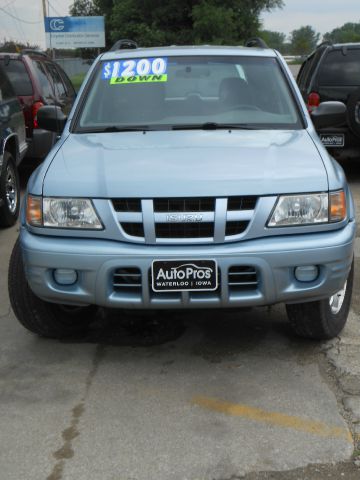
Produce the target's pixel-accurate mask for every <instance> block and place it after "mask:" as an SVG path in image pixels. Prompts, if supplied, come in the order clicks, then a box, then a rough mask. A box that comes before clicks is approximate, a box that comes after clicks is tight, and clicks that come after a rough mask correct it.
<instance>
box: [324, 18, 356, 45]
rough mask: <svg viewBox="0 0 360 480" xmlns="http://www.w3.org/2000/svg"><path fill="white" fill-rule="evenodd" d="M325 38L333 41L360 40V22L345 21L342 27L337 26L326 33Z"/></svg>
mask: <svg viewBox="0 0 360 480" xmlns="http://www.w3.org/2000/svg"><path fill="white" fill-rule="evenodd" d="M324 40H326V41H328V42H332V43H348V42H360V22H359V23H350V22H349V23H345V24H344V25H343V26H342V27H339V28H335V29H334V30H332V31H331V32H328V33H325V35H324Z"/></svg>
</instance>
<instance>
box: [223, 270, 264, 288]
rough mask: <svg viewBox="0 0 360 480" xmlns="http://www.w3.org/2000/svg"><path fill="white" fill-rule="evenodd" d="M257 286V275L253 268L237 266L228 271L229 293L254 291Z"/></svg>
mask: <svg viewBox="0 0 360 480" xmlns="http://www.w3.org/2000/svg"><path fill="white" fill-rule="evenodd" d="M258 284H259V282H258V275H257V271H256V269H255V268H254V267H250V266H240V265H239V266H234V267H231V268H230V269H229V274H228V285H229V290H230V291H242V290H255V289H257V288H258Z"/></svg>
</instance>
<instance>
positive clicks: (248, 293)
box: [20, 222, 355, 309]
mask: <svg viewBox="0 0 360 480" xmlns="http://www.w3.org/2000/svg"><path fill="white" fill-rule="evenodd" d="M354 238H355V222H349V223H348V224H347V225H346V226H345V227H344V228H342V229H341V230H336V231H329V232H323V233H314V234H304V235H283V236H278V237H267V238H261V239H258V240H249V241H243V242H237V243H232V244H223V245H211V246H209V245H202V246H193V245H188V246H186V247H185V246H171V247H170V246H165V247H164V246H147V245H135V244H126V243H119V242H114V241H109V240H100V239H88V238H86V239H85V238H83V239H79V238H76V239H75V238H64V237H61V238H60V237H48V236H42V235H34V234H33V233H30V232H29V231H28V230H27V229H26V228H25V227H22V228H21V232H20V241H21V246H22V252H23V258H24V265H25V272H26V276H27V279H28V282H29V285H30V287H31V289H32V290H33V292H34V293H35V294H36V295H37V296H39V297H40V298H42V299H44V300H47V301H50V302H56V303H63V304H75V305H85V304H96V305H99V306H103V307H111V308H139V309H141V308H144V309H148V308H208V307H213V308H228V307H249V306H263V305H271V304H275V303H279V302H285V303H301V302H306V301H312V300H318V299H322V298H327V297H329V296H331V295H332V294H334V293H335V292H337V291H338V290H340V289H341V288H342V286H343V284H344V281H345V279H346V278H347V275H348V272H349V270H350V267H351V263H352V259H353V244H354ZM206 258H208V259H216V260H217V262H218V267H219V273H220V278H221V281H220V286H219V288H218V290H216V291H215V292H172V293H168V292H167V293H165V292H161V293H156V292H153V291H152V289H151V283H150V273H149V272H150V269H151V263H152V261H153V260H156V259H158V260H165V259H166V260H171V259H176V260H182V259H183V260H196V259H206ZM304 265H317V266H318V267H319V275H318V278H317V279H316V280H314V281H312V282H299V281H298V280H297V279H296V278H295V275H294V269H295V267H297V266H304ZM234 266H235V267H237V266H240V267H241V266H250V267H253V269H254V270H255V271H256V275H257V285H256V286H255V287H254V288H250V289H249V288H245V289H244V288H238V287H236V288H234V287H233V286H231V285H229V279H228V272H229V269H230V268H231V267H234ZM57 268H68V269H75V270H76V271H77V274H78V279H77V282H76V283H75V284H73V285H70V286H61V285H59V284H57V283H56V281H55V279H54V274H53V272H54V269H57ZM118 268H136V269H138V271H139V273H140V274H141V276H140V275H139V278H141V281H140V284H139V286H138V287H137V288H124V289H123V290H121V289H120V290H117V289H116V288H114V285H113V283H114V280H113V278H114V277H113V275H114V272H115V270H116V269H118ZM230 283H231V282H230Z"/></svg>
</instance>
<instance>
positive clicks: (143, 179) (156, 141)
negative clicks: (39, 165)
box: [43, 130, 328, 198]
mask: <svg viewBox="0 0 360 480" xmlns="http://www.w3.org/2000/svg"><path fill="white" fill-rule="evenodd" d="M326 190H328V182H327V174H326V170H325V167H324V164H323V162H322V159H321V157H320V154H319V153H318V151H317V149H316V147H315V145H314V143H313V141H312V139H311V138H310V136H309V134H308V132H307V131H306V130H296V131H280V130H266V131H265V130H233V131H231V132H229V131H227V130H215V131H214V130H211V131H203V130H200V131H199V130H191V131H155V132H151V131H150V132H146V133H143V132H119V133H101V134H70V135H69V137H68V138H67V139H66V141H65V142H64V144H63V145H62V147H61V148H60V149H59V150H58V153H57V154H56V156H55V158H54V160H53V161H52V163H51V165H50V167H49V169H48V172H47V174H46V176H45V179H44V186H43V194H44V195H48V196H77V197H92V198H112V197H142V198H144V197H145V198H146V197H149V198H151V197H177V196H180V197H181V196H230V195H272V194H278V193H292V192H294V193H295V192H315V191H326Z"/></svg>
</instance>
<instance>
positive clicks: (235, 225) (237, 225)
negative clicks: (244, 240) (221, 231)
mask: <svg viewBox="0 0 360 480" xmlns="http://www.w3.org/2000/svg"><path fill="white" fill-rule="evenodd" d="M248 225H249V222H240V221H235V222H230V221H229V222H226V230H225V235H226V236H228V235H239V233H242V232H244V231H245V230H246V228H247V226H248Z"/></svg>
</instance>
